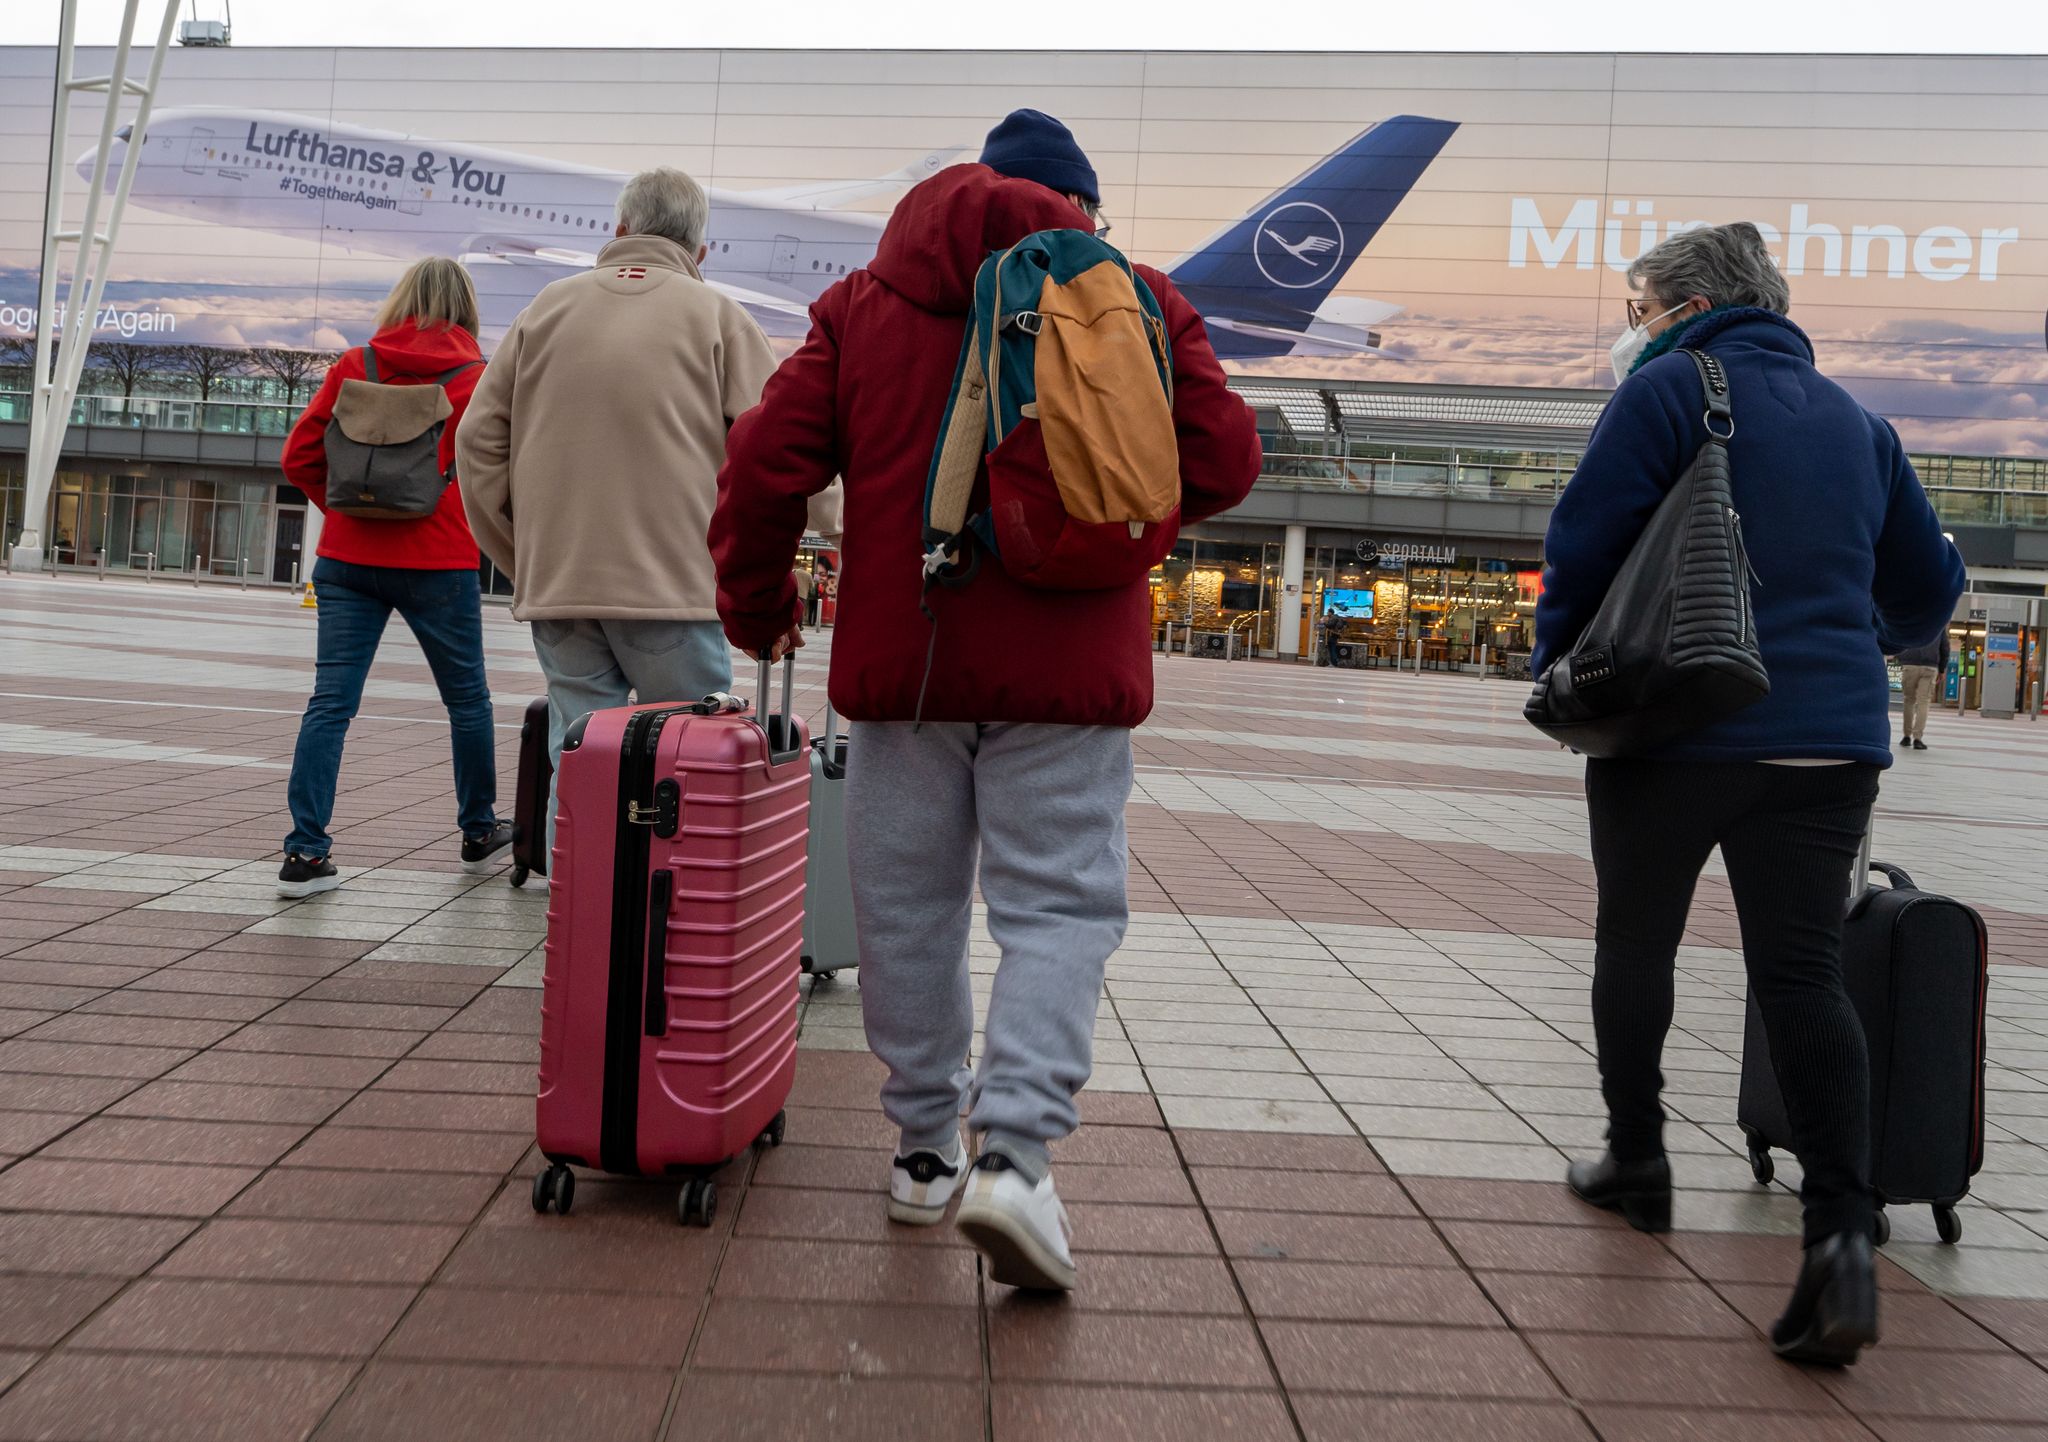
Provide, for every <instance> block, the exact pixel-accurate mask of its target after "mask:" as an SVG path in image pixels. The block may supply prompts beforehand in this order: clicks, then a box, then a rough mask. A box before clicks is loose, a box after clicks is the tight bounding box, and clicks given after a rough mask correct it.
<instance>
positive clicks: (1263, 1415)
mask: <svg viewBox="0 0 2048 1442" xmlns="http://www.w3.org/2000/svg"><path fill="white" fill-rule="evenodd" d="M991 1420H992V1423H993V1429H992V1430H993V1435H994V1437H995V1439H996V1442H1094V1439H1098V1438H1107V1437H1114V1438H1117V1439H1120V1442H1184V1439H1187V1438H1192V1437H1214V1438H1219V1439H1220V1438H1228V1439H1230V1442H1289V1439H1292V1438H1294V1437H1295V1436H1296V1433H1295V1430H1294V1425H1293V1423H1292V1422H1290V1421H1289V1420H1288V1417H1287V1406H1286V1403H1285V1401H1284V1400H1283V1399H1282V1397H1281V1394H1280V1393H1279V1392H1277V1391H1267V1392H1208V1391H1204V1392H1173V1391H1148V1390H1144V1389H1140V1388H1133V1387H1116V1388H1102V1387H1077V1386H1072V1385H1064V1384H1060V1385H1055V1384H1036V1385H1025V1384H1012V1383H998V1384H997V1385H996V1388H995V1396H994V1401H993V1405H992V1408H991Z"/></svg>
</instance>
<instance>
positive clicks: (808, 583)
mask: <svg viewBox="0 0 2048 1442" xmlns="http://www.w3.org/2000/svg"><path fill="white" fill-rule="evenodd" d="M796 601H797V604H798V605H799V606H801V607H803V612H804V615H803V624H804V625H806V626H809V627H810V628H811V629H812V630H813V631H815V630H817V629H818V578H817V576H816V575H814V574H813V573H812V572H811V569H810V568H809V567H808V566H798V567H797V568H796Z"/></svg>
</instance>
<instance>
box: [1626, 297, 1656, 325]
mask: <svg viewBox="0 0 2048 1442" xmlns="http://www.w3.org/2000/svg"><path fill="white" fill-rule="evenodd" d="M1650 314H1651V311H1650V298H1649V297H1648V296H1644V297H1642V298H1641V299H1640V300H1631V301H1630V302H1629V303H1628V323H1629V328H1630V329H1632V330H1640V329H1641V328H1642V324H1643V320H1644V318H1645V317H1647V316H1649V315H1650Z"/></svg>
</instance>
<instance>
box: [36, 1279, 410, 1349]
mask: <svg viewBox="0 0 2048 1442" xmlns="http://www.w3.org/2000/svg"><path fill="white" fill-rule="evenodd" d="M413 1296H414V1293H413V1289H412V1288H410V1287H361V1286H358V1287H343V1286H335V1285H329V1284H321V1283H289V1282H213V1281H181V1280H171V1279H163V1280H157V1279H153V1278H152V1279H148V1280H144V1281H142V1282H139V1283H137V1284H136V1285H135V1286H134V1287H132V1288H130V1289H129V1290H128V1291H126V1292H124V1293H123V1294H122V1295H121V1296H120V1298H119V1299H117V1300H116V1301H115V1302H114V1304H113V1305H112V1306H110V1307H108V1308H107V1309H106V1310H105V1311H103V1312H101V1313H100V1314H99V1315H98V1316H97V1317H94V1318H93V1319H92V1321H91V1323H89V1324H88V1325H87V1326H86V1327H85V1328H83V1329H82V1330H81V1331H80V1332H79V1333H78V1335H77V1336H75V1337H74V1338H72V1340H71V1344H70V1345H71V1346H72V1348H74V1349H76V1350H80V1351H105V1352H206V1353H222V1352H226V1353H244V1354H249V1353H254V1354H262V1355H268V1356H279V1355H282V1356H296V1357H365V1356H368V1355H369V1354H370V1353H371V1352H373V1351H375V1350H376V1348H377V1344H378V1343H379V1342H381V1341H383V1339H384V1336H385V1334H386V1333H388V1332H389V1331H390V1330H391V1329H392V1327H393V1326H394V1325H396V1324H397V1322H398V1319H399V1318H400V1317H401V1316H402V1315H404V1313H405V1309H406V1308H407V1307H408V1306H409V1305H411V1303H412V1300H413Z"/></svg>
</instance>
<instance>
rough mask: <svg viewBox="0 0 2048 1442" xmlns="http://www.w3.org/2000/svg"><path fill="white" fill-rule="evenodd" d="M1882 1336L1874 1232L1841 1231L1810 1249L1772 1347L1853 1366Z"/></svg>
mask: <svg viewBox="0 0 2048 1442" xmlns="http://www.w3.org/2000/svg"><path fill="white" fill-rule="evenodd" d="M1876 1340H1877V1256H1876V1254H1875V1253H1874V1252H1873V1251H1872V1250H1871V1245H1870V1234H1869V1233H1868V1232H1837V1233H1835V1235H1833V1236H1832V1237H1824V1238H1822V1239H1821V1240H1820V1241H1818V1242H1815V1243H1814V1244H1813V1245H1812V1246H1810V1247H1808V1248H1807V1249H1806V1260H1805V1261H1804V1262H1802V1263H1801V1264H1800V1267H1799V1280H1798V1282H1796V1283H1795V1284H1794V1285H1793V1287H1792V1300H1791V1301H1790V1302H1789V1303H1787V1304H1786V1307H1785V1315H1784V1316H1782V1317H1780V1318H1778V1320H1777V1323H1776V1325H1774V1326H1773V1327H1772V1328H1771V1350H1772V1351H1774V1352H1776V1353H1777V1354H1778V1355H1779V1356H1780V1357H1783V1358H1785V1359H1786V1360H1787V1361H1791V1362H1818V1363H1820V1364H1821V1365H1823V1366H1827V1367H1851V1366H1854V1365H1855V1363H1856V1354H1857V1353H1858V1352H1860V1351H1862V1350H1863V1349H1864V1348H1865V1347H1868V1346H1869V1345H1871V1343H1873V1342H1875V1341H1876Z"/></svg>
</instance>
